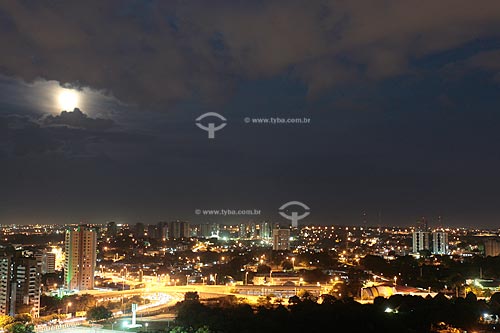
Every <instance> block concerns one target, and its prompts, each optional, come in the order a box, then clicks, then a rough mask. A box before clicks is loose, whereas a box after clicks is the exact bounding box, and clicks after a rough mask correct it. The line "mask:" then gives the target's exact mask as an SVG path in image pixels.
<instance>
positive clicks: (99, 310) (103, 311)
mask: <svg viewBox="0 0 500 333" xmlns="http://www.w3.org/2000/svg"><path fill="white" fill-rule="evenodd" d="M112 316H113V313H112V312H111V311H110V310H108V309H107V308H105V307H104V306H95V307H93V308H90V309H89V310H88V311H87V319H88V320H92V321H99V320H103V319H109V318H111V317H112Z"/></svg>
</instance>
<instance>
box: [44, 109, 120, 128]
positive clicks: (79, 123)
mask: <svg viewBox="0 0 500 333" xmlns="http://www.w3.org/2000/svg"><path fill="white" fill-rule="evenodd" d="M43 124H44V125H67V126H71V127H76V128H84V129H87V130H96V131H103V130H107V129H110V128H111V127H113V125H114V122H113V120H111V119H101V118H95V119H94V118H90V117H88V116H87V115H86V114H85V113H83V112H82V111H80V109H78V108H75V109H74V110H73V111H70V112H68V111H62V112H61V114H60V115H57V116H52V115H49V116H47V117H46V118H45V119H44V120H43Z"/></svg>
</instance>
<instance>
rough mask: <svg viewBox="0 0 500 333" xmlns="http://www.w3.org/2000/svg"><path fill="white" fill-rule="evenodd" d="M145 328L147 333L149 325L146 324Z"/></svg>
mask: <svg viewBox="0 0 500 333" xmlns="http://www.w3.org/2000/svg"><path fill="white" fill-rule="evenodd" d="M144 326H146V332H147V331H148V326H149V323H146V324H144Z"/></svg>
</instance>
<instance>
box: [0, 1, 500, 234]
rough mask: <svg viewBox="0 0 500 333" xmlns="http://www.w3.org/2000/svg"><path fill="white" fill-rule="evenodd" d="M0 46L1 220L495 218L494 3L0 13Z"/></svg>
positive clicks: (107, 6) (105, 5)
mask: <svg viewBox="0 0 500 333" xmlns="http://www.w3.org/2000/svg"><path fill="white" fill-rule="evenodd" d="M0 45H1V52H0V223H2V224H10V223H20V224H21V223H78V222H89V223H104V222H106V221H110V220H114V221H117V222H125V223H136V222H143V223H156V222H158V221H170V220H173V219H183V220H188V221H190V222H193V223H201V222H221V223H237V222H242V221H255V222H258V221H261V220H264V219H267V220H270V221H275V222H283V223H286V222H287V220H285V219H284V218H282V217H281V216H280V215H279V214H278V208H279V207H280V206H281V205H282V204H283V203H286V202H288V201H292V200H298V201H301V202H303V203H305V204H307V205H308V206H309V207H310V211H311V214H310V215H309V216H308V217H307V218H306V219H304V220H303V221H301V222H300V223H303V224H342V225H362V224H367V225H377V224H379V223H381V224H383V225H413V224H415V221H416V220H417V219H418V218H419V217H421V216H425V217H426V218H427V219H428V220H429V225H430V226H435V225H436V224H437V218H438V216H442V221H443V224H444V225H449V226H478V227H498V226H499V225H500V193H499V191H500V89H499V88H500V2H499V1H498V0H491V1H469V0H467V1H460V0H440V1H405V0H394V1H385V0H384V1H351V0H348V1H320V0H318V1H314V0H313V1H311V0H308V1H294V0H283V1H260V0H253V1H238V0H231V1H229V0H228V1H217V0H211V1H144V0H137V1H128V0H124V1H121V0H120V1H118V0H117V1H97V0H96V1H79V2H76V1H55V0H53V1H36V2H35V1H8V2H2V3H1V4H0ZM64 93H69V94H70V98H69V102H68V101H65V102H64V103H61V101H60V99H61V98H63V99H64V96H66V95H64ZM71 94H73V95H71ZM75 94H76V96H77V98H78V100H77V101H76V102H73V103H72V101H71V97H72V96H75ZM72 104H75V105H72ZM65 106H68V108H69V109H68V110H65V111H66V112H62V111H63V108H64V107H65ZM74 106H76V107H78V108H79V110H81V111H79V110H75V111H73V107H74ZM206 112H217V113H219V114H220V115H222V116H224V117H225V118H226V119H227V122H226V123H227V125H226V127H224V128H223V129H221V130H219V131H217V132H216V135H215V139H208V134H207V132H206V131H203V130H201V129H200V128H198V127H197V126H196V124H195V119H196V118H197V117H199V116H200V115H202V114H204V113H206ZM246 117H250V118H271V117H274V118H277V117H280V118H304V117H306V118H310V124H280V125H277V124H276V125H270V124H267V125H266V124H252V123H245V122H244V119H245V118H246ZM195 209H235V210H237V209H259V210H261V211H262V214H261V215H260V216H234V217H226V218H215V217H208V216H200V215H196V214H195ZM288 222H289V221H288Z"/></svg>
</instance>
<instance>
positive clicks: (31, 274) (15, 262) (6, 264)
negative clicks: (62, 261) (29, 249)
mask: <svg viewBox="0 0 500 333" xmlns="http://www.w3.org/2000/svg"><path fill="white" fill-rule="evenodd" d="M40 287H41V262H40V261H38V260H37V259H36V258H35V257H33V256H31V257H25V256H23V254H22V253H21V252H16V253H12V254H7V253H3V254H2V255H1V256H0V314H3V315H10V316H14V315H16V314H19V313H29V314H31V316H33V317H38V316H39V314H40V292H41V290H40Z"/></svg>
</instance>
